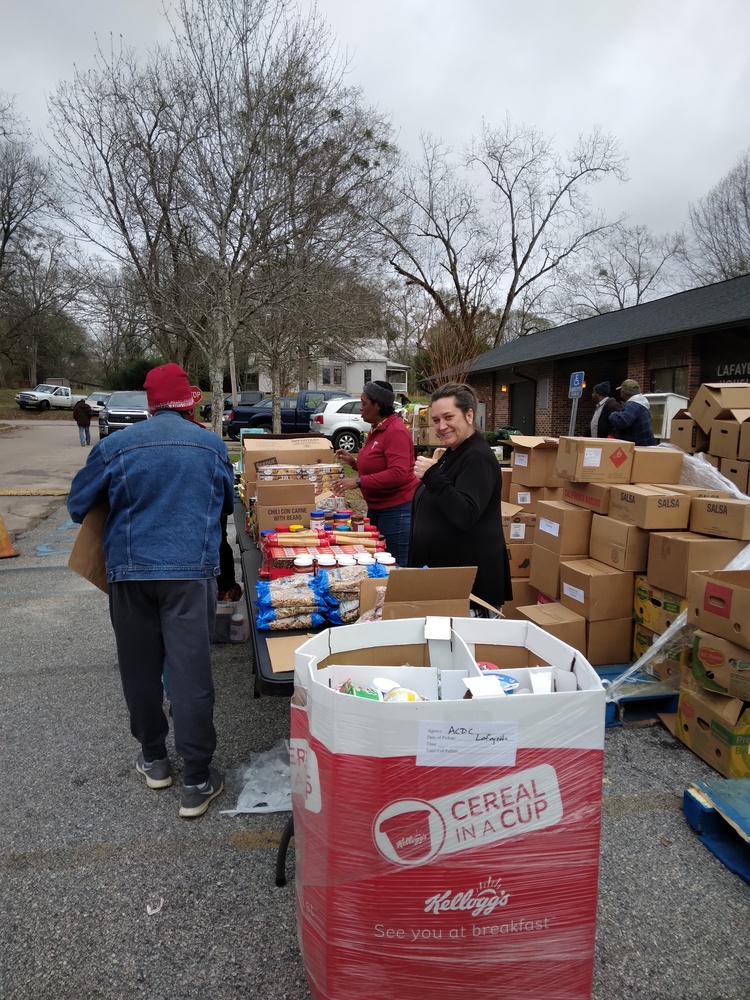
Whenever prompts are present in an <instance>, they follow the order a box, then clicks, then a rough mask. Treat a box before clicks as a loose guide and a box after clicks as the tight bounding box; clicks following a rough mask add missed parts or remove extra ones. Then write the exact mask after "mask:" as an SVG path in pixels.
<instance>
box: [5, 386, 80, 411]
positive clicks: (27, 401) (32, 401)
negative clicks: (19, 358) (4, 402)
mask: <svg viewBox="0 0 750 1000" xmlns="http://www.w3.org/2000/svg"><path fill="white" fill-rule="evenodd" d="M85 398H86V397H85V396H74V395H73V393H72V392H71V391H70V389H69V388H68V386H67V385H46V384H44V383H42V385H38V386H37V387H36V389H24V390H23V391H22V392H19V393H17V394H16V396H15V400H16V402H17V403H18V405H19V406H20V407H21V409H22V410H33V409H36V410H48V409H49V408H50V407H51V406H54V407H55V409H58V410H72V409H73V407H74V406H75V405H76V403H77V402H78V400H79V399H85Z"/></svg>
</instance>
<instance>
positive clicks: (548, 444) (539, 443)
mask: <svg viewBox="0 0 750 1000" xmlns="http://www.w3.org/2000/svg"><path fill="white" fill-rule="evenodd" d="M508 444H510V445H512V446H513V447H514V448H557V438H556V437H536V436H533V435H528V436H525V435H523V434H511V436H510V438H509V439H508Z"/></svg>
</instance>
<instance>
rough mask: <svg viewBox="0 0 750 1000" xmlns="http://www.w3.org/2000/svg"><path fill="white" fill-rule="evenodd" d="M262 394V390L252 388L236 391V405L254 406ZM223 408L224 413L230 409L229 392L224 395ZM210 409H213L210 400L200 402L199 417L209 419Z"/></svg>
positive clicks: (230, 399) (230, 398) (230, 396)
mask: <svg viewBox="0 0 750 1000" xmlns="http://www.w3.org/2000/svg"><path fill="white" fill-rule="evenodd" d="M263 395H264V394H263V393H262V392H257V391H256V390H254V389H248V390H246V391H245V392H238V393H237V405H238V406H254V405H255V404H256V403H259V402H260V401H261V400H262V399H263ZM223 409H224V412H225V413H227V412H228V411H229V410H231V409H232V395H231V393H230V394H229V395H228V396H225V397H224V407H223ZM212 410H213V407H212V406H211V401H210V400H208V402H206V403H202V404H201V408H200V410H199V412H200V415H201V418H202V419H203V420H210V419H211V413H212Z"/></svg>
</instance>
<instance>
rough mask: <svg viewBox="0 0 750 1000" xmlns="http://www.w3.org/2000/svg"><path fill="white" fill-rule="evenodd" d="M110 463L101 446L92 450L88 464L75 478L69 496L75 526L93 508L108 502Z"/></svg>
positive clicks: (81, 521)
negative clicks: (99, 503) (101, 502)
mask: <svg viewBox="0 0 750 1000" xmlns="http://www.w3.org/2000/svg"><path fill="white" fill-rule="evenodd" d="M109 478H110V477H109V463H107V462H106V461H105V460H104V453H103V450H102V448H101V447H100V445H99V444H96V445H94V447H93V448H92V449H91V451H90V453H89V456H88V459H87V461H86V464H85V465H84V467H83V468H82V469H79V470H78V472H77V473H76V474H75V476H74V477H73V482H72V483H71V485H70V493H69V494H68V503H67V506H68V513H69V514H70V519H71V520H72V521H73V522H74V523H75V524H82V523H83V519H84V517H85V516H86V514H88V512H89V511H90V510H91V508H92V507H94V506H96V504H97V503H98V502H99V501H100V500H106V498H107V494H108V491H109Z"/></svg>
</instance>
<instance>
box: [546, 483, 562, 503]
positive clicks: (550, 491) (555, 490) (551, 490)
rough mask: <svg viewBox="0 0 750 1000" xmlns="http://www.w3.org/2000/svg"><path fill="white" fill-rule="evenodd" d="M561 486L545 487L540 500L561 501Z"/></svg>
mask: <svg viewBox="0 0 750 1000" xmlns="http://www.w3.org/2000/svg"><path fill="white" fill-rule="evenodd" d="M562 498H563V491H562V486H545V487H544V492H543V493H542V500H562Z"/></svg>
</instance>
